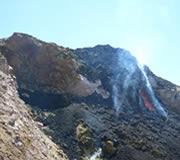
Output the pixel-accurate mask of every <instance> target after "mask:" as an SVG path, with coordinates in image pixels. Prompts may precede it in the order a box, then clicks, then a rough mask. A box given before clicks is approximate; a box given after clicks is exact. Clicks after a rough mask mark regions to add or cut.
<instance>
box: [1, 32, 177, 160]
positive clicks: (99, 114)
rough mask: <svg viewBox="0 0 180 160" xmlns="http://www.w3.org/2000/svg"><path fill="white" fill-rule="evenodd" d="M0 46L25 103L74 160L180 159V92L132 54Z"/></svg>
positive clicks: (21, 39)
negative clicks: (97, 155)
mask: <svg viewBox="0 0 180 160" xmlns="http://www.w3.org/2000/svg"><path fill="white" fill-rule="evenodd" d="M0 43H1V45H0V52H2V54H3V55H4V56H5V57H6V59H7V61H8V64H9V65H10V66H11V67H12V68H13V73H14V75H15V76H16V78H17V83H18V87H19V88H18V91H19V95H20V97H21V98H22V99H23V100H24V101H25V103H27V104H28V105H29V107H30V109H31V111H32V113H33V116H34V118H35V119H36V120H37V121H40V122H41V123H42V124H43V126H42V127H41V129H42V130H43V131H44V132H45V133H46V134H47V135H49V136H51V137H52V140H53V141H54V142H55V143H56V144H57V145H59V146H61V147H62V149H63V150H64V152H65V153H66V154H67V155H68V157H69V158H70V159H78V160H79V159H88V158H89V159H90V157H91V156H92V155H93V154H94V153H96V151H97V150H98V149H99V148H102V153H101V155H100V157H99V158H101V159H104V160H106V159H107V160H111V159H112V160H121V159H122V160H131V159H132V160H141V159H142V160H144V159H147V160H154V159H162V160H179V159H180V153H179V150H180V134H179V132H180V118H179V114H180V107H179V106H180V87H179V86H176V85H174V84H172V83H171V82H168V81H166V80H164V79H162V78H159V77H157V76H156V75H154V74H153V73H152V72H151V71H150V69H149V68H148V67H147V66H145V67H143V69H142V68H141V67H140V66H139V64H138V62H137V60H136V58H135V57H134V56H132V55H131V53H130V52H128V51H126V50H124V49H120V48H113V47H111V46H109V45H98V46H95V47H93V48H82V49H76V50H73V49H69V48H64V47H62V46H58V45H57V44H55V43H46V42H43V41H41V40H38V39H37V38H34V37H32V36H30V35H27V34H22V33H15V34H13V35H12V36H11V37H9V38H7V39H2V40H1V41H0ZM149 85H150V86H151V87H149ZM166 114H167V115H166Z"/></svg>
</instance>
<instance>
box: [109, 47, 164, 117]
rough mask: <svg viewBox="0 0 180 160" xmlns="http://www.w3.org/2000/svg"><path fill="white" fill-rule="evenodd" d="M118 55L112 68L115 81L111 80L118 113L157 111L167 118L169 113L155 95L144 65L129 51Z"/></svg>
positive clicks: (123, 51)
mask: <svg viewBox="0 0 180 160" xmlns="http://www.w3.org/2000/svg"><path fill="white" fill-rule="evenodd" d="M116 54H117V60H116V65H115V66H114V68H112V72H113V79H112V80H111V84H112V98H113V103H114V107H115V110H116V111H117V112H121V111H131V110H139V109H141V110H147V109H148V110H149V111H154V110H156V112H158V113H160V114H161V115H162V116H164V117H167V113H166V112H165V111H164V109H163V107H162V106H161V104H160V103H159V102H158V100H157V99H156V97H155V95H154V92H153V90H152V87H151V84H150V82H149V80H148V77H147V74H146V72H145V70H144V65H141V64H140V63H139V62H138V61H137V59H136V57H134V56H133V55H132V54H131V53H130V52H129V51H126V50H118V51H117V53H116ZM131 106H133V107H134V108H133V107H131ZM137 106H138V107H137ZM145 108H146V109H145Z"/></svg>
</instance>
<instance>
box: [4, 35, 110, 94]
mask: <svg viewBox="0 0 180 160" xmlns="http://www.w3.org/2000/svg"><path fill="white" fill-rule="evenodd" d="M1 50H2V52H3V54H4V55H5V56H6V58H7V60H8V63H9V65H11V66H12V67H13V68H14V73H15V75H16V77H17V81H18V84H19V87H20V88H24V89H28V90H36V91H43V92H46V93H71V94H74V95H77V96H88V95H91V94H92V93H94V92H95V91H97V92H98V91H99V90H98V89H97V87H98V86H99V85H100V84H99V83H92V82H89V81H88V80H87V79H86V78H85V77H83V76H82V75H80V74H79V73H78V69H79V66H80V65H81V64H80V63H79V62H77V61H76V60H75V55H74V54H73V52H72V50H70V49H68V48H63V47H60V46H57V45H56V44H54V43H45V42H42V41H40V40H38V39H36V38H34V37H32V36H29V35H25V34H18V33H15V34H14V35H13V36H11V37H10V38H8V39H7V40H5V41H4V45H3V47H1ZM103 91H104V90H103ZM99 92H101V91H99ZM100 94H101V93H100ZM102 96H103V94H102ZM105 96H107V95H105Z"/></svg>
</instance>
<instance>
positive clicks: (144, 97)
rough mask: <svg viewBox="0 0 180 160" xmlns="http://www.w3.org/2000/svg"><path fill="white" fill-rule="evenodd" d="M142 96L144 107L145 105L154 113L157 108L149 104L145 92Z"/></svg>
mask: <svg viewBox="0 0 180 160" xmlns="http://www.w3.org/2000/svg"><path fill="white" fill-rule="evenodd" d="M141 96H142V99H143V101H144V105H145V106H146V107H147V108H148V109H149V110H150V111H153V110H154V109H155V107H154V106H153V105H151V104H150V103H149V100H148V97H147V95H146V94H145V92H144V91H143V90H142V91H141Z"/></svg>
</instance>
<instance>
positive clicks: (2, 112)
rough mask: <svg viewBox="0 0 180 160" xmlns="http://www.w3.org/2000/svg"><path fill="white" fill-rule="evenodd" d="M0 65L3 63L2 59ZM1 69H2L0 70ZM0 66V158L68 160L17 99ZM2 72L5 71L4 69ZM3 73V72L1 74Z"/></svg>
mask: <svg viewBox="0 0 180 160" xmlns="http://www.w3.org/2000/svg"><path fill="white" fill-rule="evenodd" d="M0 61H1V62H5V61H4V59H1V57H0ZM1 66H3V67H1ZM1 66H0V159H1V160H19V159H21V160H31V159H37V160H42V159H44V160H45V159H48V160H49V159H52V160H68V158H67V156H66V155H65V154H64V153H63V151H62V150H60V148H59V147H58V146H57V145H56V144H54V143H53V142H52V141H51V140H50V139H49V138H48V137H47V136H46V135H44V134H43V132H42V131H41V130H40V129H39V126H42V124H41V123H39V122H35V121H34V120H33V119H32V117H31V115H30V111H29V109H28V107H27V106H26V105H25V104H24V102H23V101H22V100H21V99H20V98H19V95H18V92H17V90H16V86H17V85H16V80H15V77H14V76H12V75H7V74H5V73H3V72H4V71H6V70H7V68H5V67H4V66H8V65H7V64H5V63H4V64H3V65H1ZM4 69H5V70H4ZM1 70H2V71H3V72H2V71H1Z"/></svg>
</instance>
